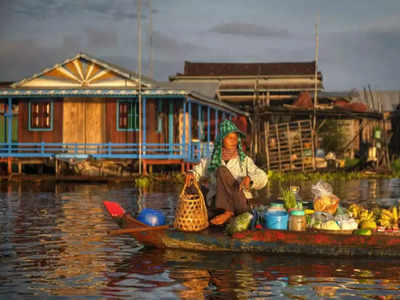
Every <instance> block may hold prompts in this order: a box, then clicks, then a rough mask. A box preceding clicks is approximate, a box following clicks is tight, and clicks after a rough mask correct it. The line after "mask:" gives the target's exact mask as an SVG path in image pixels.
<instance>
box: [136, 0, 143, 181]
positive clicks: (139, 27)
mask: <svg viewBox="0 0 400 300" xmlns="http://www.w3.org/2000/svg"><path fill="white" fill-rule="evenodd" d="M141 13H142V0H138V1H137V35H138V58H137V60H138V81H137V82H138V98H139V174H142V129H143V128H142V125H143V124H142V80H141V79H142V14H141Z"/></svg>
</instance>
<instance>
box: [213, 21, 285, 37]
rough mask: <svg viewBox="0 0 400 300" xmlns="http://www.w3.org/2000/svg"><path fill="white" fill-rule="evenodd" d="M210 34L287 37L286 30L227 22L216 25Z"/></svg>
mask: <svg viewBox="0 0 400 300" xmlns="http://www.w3.org/2000/svg"><path fill="white" fill-rule="evenodd" d="M210 32H216V33H220V34H230V35H243V36H255V37H285V38H287V37H289V31H288V30H287V29H279V28H272V27H269V28H267V27H263V26H259V25H256V24H249V23H240V22H229V23H223V24H219V25H216V26H214V27H212V28H211V29H210Z"/></svg>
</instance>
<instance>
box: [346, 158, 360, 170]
mask: <svg viewBox="0 0 400 300" xmlns="http://www.w3.org/2000/svg"><path fill="white" fill-rule="evenodd" d="M359 163H360V159H358V158H350V157H346V159H345V161H344V167H345V169H353V168H354V167H356V166H357V165H358V164H359Z"/></svg>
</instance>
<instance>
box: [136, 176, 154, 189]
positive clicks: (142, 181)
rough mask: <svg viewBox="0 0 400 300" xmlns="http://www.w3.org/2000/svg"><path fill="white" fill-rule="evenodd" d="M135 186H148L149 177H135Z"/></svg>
mask: <svg viewBox="0 0 400 300" xmlns="http://www.w3.org/2000/svg"><path fill="white" fill-rule="evenodd" d="M134 181H135V186H136V187H138V188H145V187H148V186H149V185H150V183H151V179H150V177H148V176H142V177H137V178H135V180H134Z"/></svg>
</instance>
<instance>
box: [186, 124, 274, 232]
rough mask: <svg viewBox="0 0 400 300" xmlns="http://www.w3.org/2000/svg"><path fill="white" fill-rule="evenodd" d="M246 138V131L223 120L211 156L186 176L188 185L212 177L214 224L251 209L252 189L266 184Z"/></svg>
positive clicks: (210, 197)
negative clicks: (247, 151)
mask: <svg viewBox="0 0 400 300" xmlns="http://www.w3.org/2000/svg"><path fill="white" fill-rule="evenodd" d="M244 138H245V134H244V133H242V132H241V131H240V130H239V129H238V128H237V127H236V125H235V124H234V123H233V122H231V121H230V120H224V121H223V122H221V123H220V125H219V134H218V137H217V139H216V141H215V144H214V150H213V152H212V155H211V157H209V158H207V159H202V160H201V161H200V163H199V164H198V165H195V166H194V167H193V170H192V171H191V172H188V173H187V175H186V184H187V185H190V183H191V182H192V180H196V181H199V180H200V178H202V177H208V178H209V184H208V186H207V189H208V192H207V195H206V200H207V201H206V202H207V206H208V208H209V211H211V212H213V211H216V212H217V216H215V217H214V218H212V219H211V220H210V222H211V224H214V225H221V224H224V223H225V222H226V221H228V220H229V219H230V218H231V217H232V216H234V215H238V214H241V213H243V212H246V211H248V210H249V201H250V200H251V199H252V198H253V197H252V194H251V192H250V189H262V188H263V187H264V186H265V185H266V184H267V181H268V177H267V174H266V173H265V172H264V171H263V170H261V169H260V168H258V167H257V166H256V165H255V164H254V162H253V160H252V159H251V158H250V157H249V156H247V155H246V154H245V153H244V152H243V150H242V143H241V141H242V139H244ZM210 215H212V213H210Z"/></svg>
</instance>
